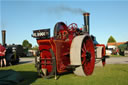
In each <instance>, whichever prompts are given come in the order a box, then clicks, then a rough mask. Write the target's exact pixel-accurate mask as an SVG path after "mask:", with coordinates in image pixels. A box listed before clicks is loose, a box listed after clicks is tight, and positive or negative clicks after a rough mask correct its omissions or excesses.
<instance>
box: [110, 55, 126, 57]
mask: <svg viewBox="0 0 128 85" xmlns="http://www.w3.org/2000/svg"><path fill="white" fill-rule="evenodd" d="M110 57H128V56H122V55H110Z"/></svg>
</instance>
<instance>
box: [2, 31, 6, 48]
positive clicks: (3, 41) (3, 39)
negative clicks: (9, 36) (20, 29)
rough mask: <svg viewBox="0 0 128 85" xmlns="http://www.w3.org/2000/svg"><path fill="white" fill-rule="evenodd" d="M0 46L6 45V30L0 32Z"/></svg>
mask: <svg viewBox="0 0 128 85" xmlns="http://www.w3.org/2000/svg"><path fill="white" fill-rule="evenodd" d="M1 32H2V44H3V46H5V44H6V30H2V31H1Z"/></svg>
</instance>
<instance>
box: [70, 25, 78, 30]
mask: <svg viewBox="0 0 128 85" xmlns="http://www.w3.org/2000/svg"><path fill="white" fill-rule="evenodd" d="M77 28H78V26H77V24H76V23H72V24H70V25H69V26H68V29H69V31H75V30H76V29H77Z"/></svg>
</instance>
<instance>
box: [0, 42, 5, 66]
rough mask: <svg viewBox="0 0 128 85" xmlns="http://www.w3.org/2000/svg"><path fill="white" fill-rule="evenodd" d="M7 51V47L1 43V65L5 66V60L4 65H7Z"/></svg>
mask: <svg viewBox="0 0 128 85" xmlns="http://www.w3.org/2000/svg"><path fill="white" fill-rule="evenodd" d="M5 52H6V49H5V47H4V46H2V45H1V43H0V65H1V67H2V66H3V61H4V66H6V59H5Z"/></svg>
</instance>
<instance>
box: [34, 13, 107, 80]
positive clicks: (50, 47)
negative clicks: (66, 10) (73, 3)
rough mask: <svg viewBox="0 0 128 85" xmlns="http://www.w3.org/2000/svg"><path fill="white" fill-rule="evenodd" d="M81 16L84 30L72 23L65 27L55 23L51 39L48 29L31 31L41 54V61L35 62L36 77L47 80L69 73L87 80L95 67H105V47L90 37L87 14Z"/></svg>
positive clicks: (60, 23)
mask: <svg viewBox="0 0 128 85" xmlns="http://www.w3.org/2000/svg"><path fill="white" fill-rule="evenodd" d="M83 15H84V28H83V29H79V28H78V26H77V24H75V23H72V24H70V25H69V26H67V25H66V24H65V23H63V22H58V23H57V24H56V25H55V27H54V36H53V37H51V38H50V29H42V30H34V31H33V35H32V36H33V37H34V38H36V39H37V43H38V45H39V50H40V57H36V58H35V61H36V64H35V66H36V68H37V71H38V74H39V76H41V77H44V78H49V77H51V76H53V75H56V74H62V73H65V72H69V71H73V72H74V73H75V74H76V75H79V76H88V75H91V74H92V73H93V70H94V66H95V63H97V62H99V61H100V62H99V63H101V64H102V65H103V66H104V65H105V58H106V57H105V46H104V45H102V44H98V43H97V42H96V40H95V37H94V36H90V35H89V13H84V14H83Z"/></svg>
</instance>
